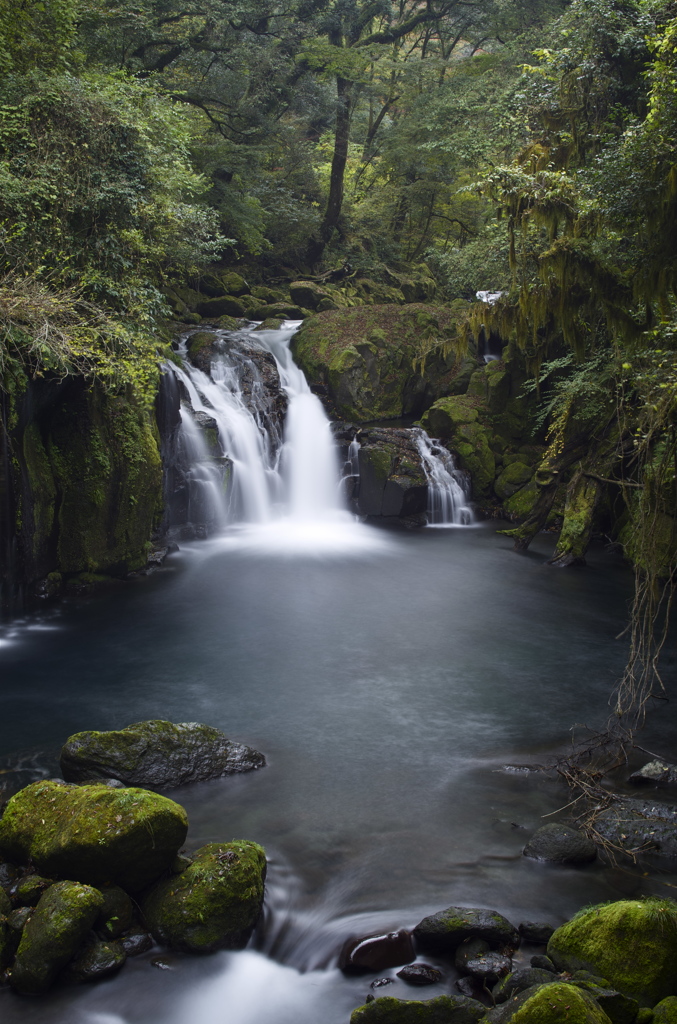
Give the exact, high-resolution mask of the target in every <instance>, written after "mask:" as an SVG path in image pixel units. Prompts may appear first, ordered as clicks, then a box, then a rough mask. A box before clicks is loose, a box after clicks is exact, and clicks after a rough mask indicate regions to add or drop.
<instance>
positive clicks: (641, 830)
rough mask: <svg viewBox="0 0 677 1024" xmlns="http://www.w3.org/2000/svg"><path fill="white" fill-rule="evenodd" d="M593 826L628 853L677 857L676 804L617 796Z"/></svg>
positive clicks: (604, 837) (605, 837) (603, 836)
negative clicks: (669, 805)
mask: <svg viewBox="0 0 677 1024" xmlns="http://www.w3.org/2000/svg"><path fill="white" fill-rule="evenodd" d="M595 828H596V829H597V831H598V832H599V834H600V835H601V836H602V838H603V839H608V840H609V841H610V842H612V843H614V845H616V846H620V847H622V848H623V849H624V850H626V851H627V852H628V853H642V852H645V853H651V854H654V855H656V854H657V855H659V856H663V857H677V808H675V807H668V806H667V805H666V804H659V803H654V802H653V801H649V800H632V799H626V798H624V797H618V798H616V799H615V800H614V802H613V803H612V804H611V806H610V807H607V808H606V809H605V810H603V811H601V812H600V813H599V815H598V816H597V819H596V821H595Z"/></svg>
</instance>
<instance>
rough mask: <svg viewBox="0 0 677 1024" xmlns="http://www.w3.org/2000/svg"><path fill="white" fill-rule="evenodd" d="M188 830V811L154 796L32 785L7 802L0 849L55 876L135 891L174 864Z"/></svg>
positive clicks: (1, 822)
mask: <svg viewBox="0 0 677 1024" xmlns="http://www.w3.org/2000/svg"><path fill="white" fill-rule="evenodd" d="M187 831H188V819H187V817H186V812H185V811H184V809H183V808H182V807H180V806H179V805H178V804H176V803H174V801H173V800H168V799H167V798H166V797H163V796H159V795H158V794H157V793H151V792H148V791H147V790H144V789H115V788H111V787H110V786H105V785H92V786H71V785H68V784H66V783H60V782H54V781H46V782H34V783H32V784H31V785H30V786H27V787H26V788H25V789H22V790H21V791H20V792H19V793H17V794H15V796H13V797H12V799H11V800H10V801H9V803H8V804H7V807H6V809H5V813H4V815H3V817H2V819H1V820H0V852H2V853H3V854H4V855H6V856H7V857H8V858H9V859H10V860H14V861H16V862H17V863H22V864H25V863H28V862H29V861H30V862H32V863H33V864H34V865H35V866H36V867H37V868H38V870H40V871H42V872H44V873H45V874H46V875H49V876H51V877H55V878H74V879H77V880H78V881H82V882H89V883H92V884H94V885H96V884H98V883H102V882H106V883H111V882H112V883H116V884H118V885H120V886H122V888H124V889H126V890H128V891H130V892H136V891H138V890H139V889H143V888H144V887H145V886H146V885H148V884H149V883H150V882H152V881H154V880H155V879H156V878H158V876H159V875H160V874H162V872H163V871H165V870H167V869H168V868H169V867H170V865H171V864H172V861H173V860H174V857H175V856H176V853H177V851H178V849H179V847H181V846H182V845H183V842H184V840H185V838H186V833H187ZM52 888H54V887H53V886H52ZM51 891H52V890H51V889H48V890H47V893H45V896H43V897H42V899H45V898H46V896H47V895H48V894H49V893H50V892H51ZM102 901H103V897H101V896H100V894H99V903H102ZM40 902H42V900H41V901H40Z"/></svg>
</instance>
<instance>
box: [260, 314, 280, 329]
mask: <svg viewBox="0 0 677 1024" xmlns="http://www.w3.org/2000/svg"><path fill="white" fill-rule="evenodd" d="M283 323H284V320H282V318H281V317H275V316H269V317H268V319H267V320H263V321H262V322H261V323H260V324H259V325H258V327H255V328H254V331H279V329H280V327H282V324H283Z"/></svg>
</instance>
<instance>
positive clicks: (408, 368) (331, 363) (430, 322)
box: [292, 303, 461, 423]
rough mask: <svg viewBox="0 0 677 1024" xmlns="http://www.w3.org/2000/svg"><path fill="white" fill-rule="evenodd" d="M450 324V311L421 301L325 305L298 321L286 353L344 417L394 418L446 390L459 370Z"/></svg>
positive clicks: (424, 405)
mask: <svg viewBox="0 0 677 1024" xmlns="http://www.w3.org/2000/svg"><path fill="white" fill-rule="evenodd" d="M456 322H457V318H456V317H455V316H454V313H453V311H452V310H450V309H448V308H446V307H445V308H443V307H436V306H425V305H421V304H418V305H412V306H398V305H395V304H392V303H391V304H386V305H377V306H356V307H352V308H348V309H336V310H327V311H326V312H323V313H318V314H316V315H315V316H314V317H312V318H311V319H309V320H308V321H306V323H304V324H303V325H302V327H301V328H300V330H299V331H298V332H297V334H296V335H295V336H294V338H293V340H292V351H293V353H294V357H295V359H296V361H297V362H298V363H299V365H300V366H301V368H302V370H303V371H304V372H305V374H306V376H307V377H308V380H309V381H310V383H311V384H319V385H321V386H322V387H324V388H326V390H327V393H328V394H329V397H330V398H331V400H332V402H333V403H334V405H335V407H336V409H337V411H338V413H339V415H340V416H341V417H342V418H343V419H346V420H351V421H353V422H356V423H365V422H367V421H369V420H375V419H394V418H397V417H400V416H406V415H409V414H414V415H416V414H418V413H420V412H422V411H423V410H424V409H426V408H427V407H428V406H429V405H431V404H432V402H434V401H435V399H437V398H439V397H441V395H443V394H446V393H447V392H448V391H449V390H450V389H451V387H452V384H453V381H454V378H455V377H456V376H457V375H458V373H459V372H460V367H461V364H460V362H459V361H458V359H457V357H456V355H455V354H454V353H453V352H452V341H453V339H454V338H455V336H456ZM425 353H427V357H426V358H425V360H424V359H423V356H424V354H425Z"/></svg>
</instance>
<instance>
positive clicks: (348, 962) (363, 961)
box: [338, 928, 414, 974]
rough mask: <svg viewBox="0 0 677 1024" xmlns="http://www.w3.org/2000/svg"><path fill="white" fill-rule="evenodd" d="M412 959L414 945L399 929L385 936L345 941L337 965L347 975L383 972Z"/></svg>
mask: <svg viewBox="0 0 677 1024" xmlns="http://www.w3.org/2000/svg"><path fill="white" fill-rule="evenodd" d="M413 957H414V945H413V943H412V941H411V935H410V934H409V932H408V931H405V930H404V929H403V928H401V929H400V930H399V931H397V932H388V933H387V934H385V935H366V936H364V937H363V938H360V939H355V938H351V939H347V940H346V942H345V943H344V945H343V948H342V950H341V953H340V955H339V960H338V965H339V968H340V969H341V970H342V971H345V972H346V973H348V974H361V973H362V972H369V971H384V970H386V968H388V967H399V966H400V965H401V964H406V963H407V962H408V961H409V960H412V959H413Z"/></svg>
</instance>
